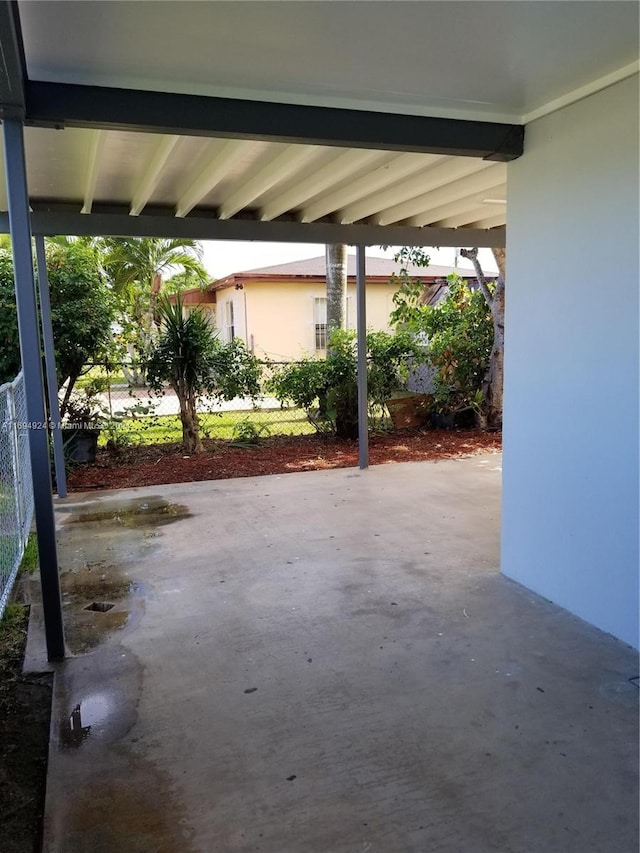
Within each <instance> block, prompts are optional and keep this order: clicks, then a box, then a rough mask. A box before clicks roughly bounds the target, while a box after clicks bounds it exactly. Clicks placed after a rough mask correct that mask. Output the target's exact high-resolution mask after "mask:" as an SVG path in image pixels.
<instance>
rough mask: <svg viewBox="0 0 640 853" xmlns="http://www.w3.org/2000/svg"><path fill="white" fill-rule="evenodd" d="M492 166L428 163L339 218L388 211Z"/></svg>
mask: <svg viewBox="0 0 640 853" xmlns="http://www.w3.org/2000/svg"><path fill="white" fill-rule="evenodd" d="M491 165H492V164H491V163H482V162H478V160H471V159H470V158H464V159H462V158H460V157H458V158H454V157H447V158H446V159H445V160H444V161H441V162H440V163H436V164H435V165H434V166H430V167H429V168H427V169H425V170H424V171H423V172H421V173H420V174H418V175H412V176H411V177H410V178H407V180H404V181H399V182H396V183H395V184H393V185H392V186H390V187H387V188H386V189H383V190H382V191H381V192H378V193H374V194H373V195H370V196H367V197H366V198H364V199H362V200H361V201H357V202H355V203H354V204H350V205H348V206H347V207H345V208H344V210H342V211H341V212H340V221H341V222H344V223H347V222H358V221H359V220H360V219H365V218H366V217H368V216H374V215H375V214H379V213H381V212H382V211H385V210H390V209H392V208H393V207H394V206H395V205H398V204H400V203H401V202H404V201H406V200H407V199H411V198H416V197H417V196H423V195H424V194H425V193H429V192H432V191H433V190H437V189H438V188H439V187H442V186H445V185H446V184H450V183H451V182H452V181H455V180H457V179H458V178H464V177H466V176H467V175H472V174H474V173H475V172H477V171H479V170H482V169H487V168H488V167H489V166H491Z"/></svg>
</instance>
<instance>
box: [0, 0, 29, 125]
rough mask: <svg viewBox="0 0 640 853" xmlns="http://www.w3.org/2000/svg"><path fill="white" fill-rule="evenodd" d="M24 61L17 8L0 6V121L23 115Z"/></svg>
mask: <svg viewBox="0 0 640 853" xmlns="http://www.w3.org/2000/svg"><path fill="white" fill-rule="evenodd" d="M26 79H27V66H26V62H25V58H24V45H23V43H22V30H21V28H20V16H19V14H18V4H17V3H15V2H11V0H1V2H0V118H18V119H23V118H24V115H25V82H26Z"/></svg>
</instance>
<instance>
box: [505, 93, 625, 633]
mask: <svg viewBox="0 0 640 853" xmlns="http://www.w3.org/2000/svg"><path fill="white" fill-rule="evenodd" d="M638 125H639V117H638V77H637V76H636V77H634V78H631V79H628V80H625V81H623V82H621V83H618V84H616V85H615V86H612V87H610V88H608V89H606V90H604V91H602V92H600V93H598V94H596V95H593V96H591V97H589V98H586V99H585V100H583V101H580V102H578V103H576V104H573V105H572V106H570V107H566V108H565V109H563V110H561V111H559V112H557V113H554V114H553V115H550V116H547V117H545V118H542V119H539V120H538V121H535V122H533V123H531V124H530V125H529V126H528V127H527V129H526V137H525V153H524V156H523V157H521V158H520V159H519V160H516V161H514V162H513V163H510V164H509V167H508V188H509V193H508V220H507V281H508V284H507V305H506V342H505V411H504V474H503V477H504V490H503V522H502V571H503V572H504V573H505V574H506V575H508V576H510V577H512V578H514V579H515V580H517V581H519V582H521V583H523V584H524V585H526V586H528V587H530V588H531V589H533V590H535V591H537V592H539V593H541V594H542V595H544V596H546V597H547V598H549V599H551V600H552V601H554V602H557V603H558V604H560V605H562V606H563V607H565V608H567V609H568V610H570V611H572V612H573V613H575V614H576V615H578V616H580V617H582V618H583V619H585V620H587V621H589V622H591V623H593V624H594V625H597V626H598V627H599V628H601V629H603V630H604V631H607V632H610V633H611V634H613V635H615V636H616V637H619V638H620V639H622V640H624V641H626V642H628V643H630V644H632V645H634V646H637V645H638V604H639V601H638V562H639V555H638V512H639V507H638V461H639V460H638V441H639V436H638V411H639V406H638V379H639V377H638V356H639V347H638V311H639V304H638V291H639V269H638V229H639V222H638Z"/></svg>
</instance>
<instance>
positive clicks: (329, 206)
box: [302, 154, 442, 222]
mask: <svg viewBox="0 0 640 853" xmlns="http://www.w3.org/2000/svg"><path fill="white" fill-rule="evenodd" d="M441 159H442V157H440V156H439V155H438V154H399V155H397V156H396V157H395V158H394V159H393V160H391V161H390V162H388V163H383V165H382V166H379V167H378V168H377V169H374V170H373V171H372V172H368V173H367V174H366V175H362V177H361V178H358V179H357V180H355V181H351V182H349V183H346V184H342V185H341V186H340V187H338V189H337V190H334V191H333V192H329V193H328V194H326V193H325V194H324V195H323V196H321V197H320V198H319V199H318V200H317V201H315V202H312V203H311V204H310V205H309V206H308V207H305V208H304V209H303V211H302V215H303V218H304V221H305V222H314V221H315V220H316V219H321V218H322V217H323V216H326V215H327V214H328V213H333V212H334V211H336V210H340V208H342V207H344V206H345V205H347V204H352V203H354V202H356V201H359V200H360V199H363V198H367V197H369V196H370V195H371V194H372V193H374V192H377V191H378V190H381V189H383V188H384V187H388V186H389V185H390V184H395V183H396V181H400V180H402V179H403V178H406V177H407V176H408V175H415V173H416V172H420V171H422V170H423V169H426V167H427V166H432V165H433V164H434V163H436V162H437V161H438V160H441Z"/></svg>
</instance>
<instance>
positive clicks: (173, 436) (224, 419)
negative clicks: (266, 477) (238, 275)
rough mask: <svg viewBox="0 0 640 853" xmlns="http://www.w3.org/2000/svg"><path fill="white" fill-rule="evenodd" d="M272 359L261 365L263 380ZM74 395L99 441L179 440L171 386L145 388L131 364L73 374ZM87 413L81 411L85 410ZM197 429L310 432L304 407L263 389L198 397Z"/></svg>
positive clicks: (231, 434)
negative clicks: (94, 422) (253, 395)
mask: <svg viewBox="0 0 640 853" xmlns="http://www.w3.org/2000/svg"><path fill="white" fill-rule="evenodd" d="M277 366H279V365H276V364H274V363H271V362H269V363H268V364H266V363H265V364H263V365H262V380H263V384H264V382H265V381H266V379H267V378H268V376H269V375H270V372H271V371H272V370H273V369H274V367H277ZM73 398H74V401H75V403H76V407H77V406H78V403H79V404H80V405H79V407H80V408H82V405H83V402H82V401H83V400H84V401H85V405H86V403H87V401H89V406H90V408H91V409H92V412H93V414H94V416H95V418H96V420H97V421H98V423H99V424H100V427H101V430H100V444H101V445H105V444H107V443H109V442H110V443H111V445H114V444H115V445H116V446H118V445H120V446H135V445H141V444H157V443H168V442H179V441H181V440H182V428H181V423H180V404H179V401H178V398H177V396H176V395H175V393H174V391H173V390H172V389H171V388H170V387H165V388H164V389H163V390H162V391H161V392H160V393H158V392H156V391H154V390H152V389H151V388H149V387H148V386H147V385H146V384H145V382H144V377H143V376H142V374H141V372H140V371H139V370H137V369H136V366H135V365H133V364H130V363H126V364H114V363H110V364H96V365H93V366H92V367H91V369H90V370H89V371H88V372H87V373H86V374H85V375H84V376H83V377H81V378H80V379H79V380H78V383H77V384H76V389H75V390H74V392H73ZM85 419H86V416H85ZM198 419H199V422H200V432H201V434H202V436H203V437H205V438H213V439H232V440H233V439H234V438H241V437H243V436H246V435H247V434H248V433H249V434H253V435H255V436H257V437H268V436H278V435H304V434H311V433H313V432H315V430H314V427H313V425H312V424H311V423H310V422H309V420H308V418H307V416H306V414H305V412H304V411H303V410H302V409H299V408H296V407H295V406H282V405H281V404H280V402H279V401H278V400H277V399H276V398H275V397H273V396H270V395H268V394H267V393H265V394H263V395H262V396H259V397H257V398H255V399H251V398H249V397H236V398H235V399H233V400H220V399H217V398H215V397H210V398H207V397H201V398H200V399H199V401H198Z"/></svg>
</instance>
